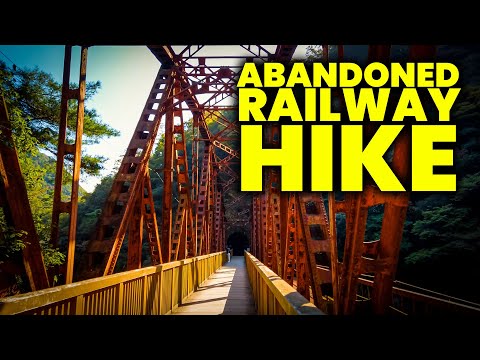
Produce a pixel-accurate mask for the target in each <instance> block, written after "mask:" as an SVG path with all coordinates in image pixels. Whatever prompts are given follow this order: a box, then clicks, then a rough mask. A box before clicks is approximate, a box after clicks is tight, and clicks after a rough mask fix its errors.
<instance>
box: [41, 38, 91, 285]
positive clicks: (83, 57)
mask: <svg viewBox="0 0 480 360" xmlns="http://www.w3.org/2000/svg"><path fill="white" fill-rule="evenodd" d="M71 54H72V47H71V46H70V45H67V46H65V59H64V69H63V84H62V99H61V104H60V126H59V134H58V150H57V167H56V172H55V187H54V194H53V209H52V227H51V238H50V241H51V244H52V246H53V247H57V246H58V236H59V233H58V232H59V229H58V226H59V221H60V214H61V213H66V214H69V224H68V250H67V268H66V274H65V283H66V284H70V283H72V282H73V264H74V256H75V242H76V236H77V214H78V189H79V180H80V165H81V157H82V136H83V120H84V113H85V93H86V76H87V54H88V47H86V46H82V49H81V54H80V76H79V87H78V89H70V84H69V83H70V62H71V56H72V55H71ZM71 99H75V100H77V104H78V106H77V118H76V122H75V141H74V143H73V144H69V143H67V136H66V135H67V123H68V119H67V116H68V100H71ZM66 155H72V156H73V171H72V185H71V193H70V200H69V201H62V198H61V197H62V180H63V173H64V161H65V156H66Z"/></svg>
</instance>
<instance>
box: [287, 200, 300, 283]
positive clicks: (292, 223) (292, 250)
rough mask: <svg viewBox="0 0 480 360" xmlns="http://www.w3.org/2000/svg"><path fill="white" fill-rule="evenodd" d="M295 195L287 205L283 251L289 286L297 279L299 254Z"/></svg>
mask: <svg viewBox="0 0 480 360" xmlns="http://www.w3.org/2000/svg"><path fill="white" fill-rule="evenodd" d="M295 196H296V195H295V194H294V193H290V194H289V197H288V203H287V214H286V215H287V221H286V225H287V231H286V233H285V240H284V244H283V247H284V251H283V256H284V258H283V280H285V281H286V282H287V283H288V284H290V285H293V279H294V277H295V257H296V253H297V246H298V245H297V243H298V238H297V222H296V218H297V212H296V205H295V202H296V199H295Z"/></svg>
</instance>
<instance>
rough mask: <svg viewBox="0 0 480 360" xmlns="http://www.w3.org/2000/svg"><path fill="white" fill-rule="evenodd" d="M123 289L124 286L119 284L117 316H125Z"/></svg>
mask: <svg viewBox="0 0 480 360" xmlns="http://www.w3.org/2000/svg"><path fill="white" fill-rule="evenodd" d="M123 287H124V284H123V283H120V284H118V295H117V296H118V298H117V314H118V315H122V314H123Z"/></svg>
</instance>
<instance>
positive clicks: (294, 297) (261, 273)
mask: <svg viewBox="0 0 480 360" xmlns="http://www.w3.org/2000/svg"><path fill="white" fill-rule="evenodd" d="M245 262H246V263H247V272H248V277H249V279H250V285H251V286H252V292H253V298H254V299H255V304H256V306H257V313H258V314H259V315H324V313H323V312H322V311H320V310H319V309H318V308H317V307H316V306H315V305H313V304H312V303H311V302H309V301H308V300H307V299H305V298H304V297H303V296H302V295H300V293H298V292H297V291H296V290H295V289H294V288H293V287H291V286H290V285H289V284H288V283H287V282H286V281H284V280H283V279H282V278H280V277H279V276H278V275H277V274H275V273H274V272H273V271H272V270H270V269H269V268H268V267H267V266H266V265H264V264H262V263H261V262H260V260H258V259H257V258H256V257H254V256H253V255H252V254H250V253H249V252H247V251H245Z"/></svg>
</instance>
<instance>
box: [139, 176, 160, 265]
mask: <svg viewBox="0 0 480 360" xmlns="http://www.w3.org/2000/svg"><path fill="white" fill-rule="evenodd" d="M141 195H142V216H143V221H144V229H145V232H146V235H147V241H148V247H149V250H150V260H151V264H152V265H160V264H161V263H162V247H161V245H160V236H159V234H158V225H157V216H156V212H155V205H154V202H153V193H152V181H151V179H150V170H149V168H148V167H146V168H145V175H144V177H143V185H142V191H141Z"/></svg>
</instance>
